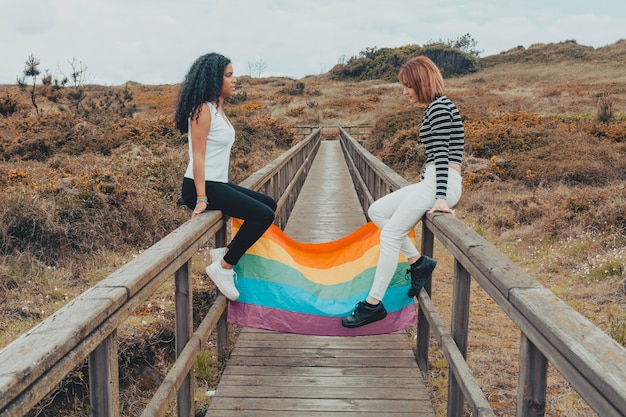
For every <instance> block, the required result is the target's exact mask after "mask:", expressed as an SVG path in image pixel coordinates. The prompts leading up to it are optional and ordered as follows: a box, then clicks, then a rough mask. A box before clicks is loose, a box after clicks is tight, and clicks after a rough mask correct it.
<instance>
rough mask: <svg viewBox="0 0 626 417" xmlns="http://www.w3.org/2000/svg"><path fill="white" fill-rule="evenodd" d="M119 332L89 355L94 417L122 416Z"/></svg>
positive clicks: (114, 332)
mask: <svg viewBox="0 0 626 417" xmlns="http://www.w3.org/2000/svg"><path fill="white" fill-rule="evenodd" d="M117 344H118V341H117V330H115V331H113V333H111V334H110V335H109V336H108V337H107V338H106V339H104V340H103V341H102V343H100V344H99V345H98V347H96V349H94V350H93V352H91V353H90V354H89V394H90V399H91V416H92V417H118V416H119V415H120V403H119V398H120V386H119V368H118V359H117V347H118V346H117Z"/></svg>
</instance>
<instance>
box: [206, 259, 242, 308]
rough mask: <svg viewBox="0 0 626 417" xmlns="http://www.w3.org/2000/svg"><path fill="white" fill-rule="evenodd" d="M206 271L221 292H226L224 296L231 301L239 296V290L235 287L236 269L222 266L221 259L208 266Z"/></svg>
mask: <svg viewBox="0 0 626 417" xmlns="http://www.w3.org/2000/svg"><path fill="white" fill-rule="evenodd" d="M206 273H207V275H208V276H209V278H211V280H212V281H213V283H214V284H215V285H216V286H217V288H218V289H219V290H220V292H221V293H222V294H224V297H226V298H228V299H229V300H230V301H235V300H237V298H239V291H237V287H235V271H233V270H232V269H224V268H222V264H221V260H219V261H216V262H213V263H212V264H211V265H209V266H207V267H206Z"/></svg>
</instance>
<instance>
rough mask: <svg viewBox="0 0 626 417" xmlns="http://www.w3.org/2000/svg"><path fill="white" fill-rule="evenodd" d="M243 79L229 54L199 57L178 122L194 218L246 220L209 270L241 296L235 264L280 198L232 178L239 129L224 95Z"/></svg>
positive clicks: (227, 291)
mask: <svg viewBox="0 0 626 417" xmlns="http://www.w3.org/2000/svg"><path fill="white" fill-rule="evenodd" d="M236 84H237V79H236V78H235V76H234V73H233V66H232V64H231V62H230V60H229V59H228V58H226V57H225V56H223V55H220V54H217V53H209V54H206V55H203V56H201V57H199V58H198V59H197V60H196V61H195V62H194V63H193V64H192V65H191V68H190V69H189V71H188V72H187V75H186V76H185V80H184V81H183V83H182V86H181V88H180V93H179V96H178V104H177V107H176V114H175V117H174V122H175V124H176V127H177V128H178V129H179V130H180V131H181V132H183V133H187V140H188V144H189V164H188V165H187V170H186V172H185V175H184V178H183V183H182V198H183V202H184V203H185V205H186V206H187V207H189V208H190V209H191V210H193V212H192V217H193V216H195V215H197V214H200V213H202V212H204V211H206V210H221V211H222V213H223V214H224V215H226V216H231V217H235V218H238V219H241V220H243V224H242V225H241V227H240V228H239V231H238V232H237V234H236V235H235V236H234V237H233V239H232V240H231V242H230V243H229V244H228V246H227V247H226V248H217V249H213V250H211V252H210V255H211V261H212V263H211V264H210V265H209V266H208V267H207V268H206V272H207V275H208V276H209V277H210V278H211V280H212V281H213V282H214V283H215V285H216V286H217V288H218V289H219V290H220V292H221V293H222V294H224V296H226V298H228V299H229V300H232V301H234V300H236V299H237V298H238V297H239V291H238V290H237V287H236V286H235V272H234V271H233V266H234V265H236V264H237V262H238V261H239V259H240V258H241V257H242V256H243V254H244V253H245V252H246V251H247V250H248V248H249V247H250V246H252V245H253V244H254V243H255V242H256V241H257V240H258V239H259V238H260V237H261V236H262V235H263V233H264V232H265V231H266V230H267V228H269V227H270V225H271V224H272V222H273V221H274V212H275V210H276V202H275V201H274V199H272V198H271V197H269V196H267V195H265V194H262V193H259V192H256V191H252V190H250V189H247V188H245V187H241V186H239V185H236V184H233V183H230V182H228V166H229V161H230V150H231V147H232V145H233V143H234V141H235V129H234V128H233V126H232V124H231V123H230V121H229V120H228V118H227V117H226V114H225V113H224V99H226V98H227V97H230V96H232V95H233V94H234V93H235V87H236Z"/></svg>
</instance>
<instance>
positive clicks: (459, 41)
mask: <svg viewBox="0 0 626 417" xmlns="http://www.w3.org/2000/svg"><path fill="white" fill-rule="evenodd" d="M435 44H444V45H448V46H449V47H450V48H453V49H458V50H460V51H463V52H465V53H466V54H468V55H471V56H474V57H476V58H478V57H479V56H480V54H482V53H483V52H484V51H481V50H478V49H476V45H477V42H476V40H475V39H474V38H472V36H471V35H470V34H469V33H466V34H465V35H463V36H459V37H458V38H456V39H448V40H447V41H444V40H443V39H441V38H440V39H439V40H438V41H434V40H432V39H431V40H429V41H428V43H427V44H426V46H427V45H435Z"/></svg>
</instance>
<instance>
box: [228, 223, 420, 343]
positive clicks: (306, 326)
mask: <svg viewBox="0 0 626 417" xmlns="http://www.w3.org/2000/svg"><path fill="white" fill-rule="evenodd" d="M240 224H241V221H240V220H238V219H233V230H234V231H236V230H237V229H238V227H239V226H240ZM379 238H380V231H379V229H378V228H377V227H376V226H375V225H374V224H373V223H371V222H369V223H367V224H365V225H364V226H363V227H361V228H359V229H357V230H356V231H354V232H353V233H352V234H350V235H348V236H346V237H343V238H341V239H338V240H335V241H332V242H327V243H301V242H296V241H295V240H293V239H291V238H290V237H289V236H287V235H286V234H285V233H284V232H283V231H282V230H280V229H279V228H278V227H277V226H275V225H272V226H271V227H270V228H269V229H268V230H267V231H266V232H265V233H264V234H263V236H262V237H261V238H260V239H259V240H258V241H257V242H256V243H255V244H254V245H253V246H252V247H251V248H250V249H249V250H248V251H247V252H246V254H245V255H244V256H243V257H242V258H241V259H240V260H239V262H238V263H237V265H236V266H235V272H236V273H237V282H236V286H237V289H238V290H239V292H240V297H239V299H238V300H237V301H234V302H231V303H230V306H229V308H228V321H229V322H230V323H232V324H235V325H239V326H244V327H253V328H259V329H266V330H274V331H278V332H283V333H298V334H308V335H323V336H359V335H372V334H383V333H391V332H395V331H398V330H401V329H406V328H408V327H412V326H415V324H416V323H417V314H416V310H415V303H414V300H413V299H412V298H408V297H407V295H406V293H407V291H408V289H409V288H410V280H408V279H407V278H406V270H407V269H408V267H409V265H408V262H407V260H406V259H405V258H404V257H402V255H400V258H399V261H398V267H397V269H396V272H395V274H394V276H393V278H392V280H391V284H390V285H389V288H388V289H387V292H386V294H385V297H384V299H383V300H382V302H383V304H384V306H385V308H386V309H387V312H388V314H387V317H386V318H385V319H383V320H381V321H378V322H375V323H371V324H368V325H366V326H363V327H358V328H353V329H347V328H344V327H343V326H342V325H341V320H342V318H343V317H345V316H347V315H349V314H350V313H351V312H352V310H353V309H354V307H355V306H356V304H357V303H358V302H359V301H363V300H365V298H366V297H367V294H368V293H369V289H370V287H371V285H372V281H373V279H374V272H375V270H376V264H377V262H378V255H379V253H380V250H379Z"/></svg>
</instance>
